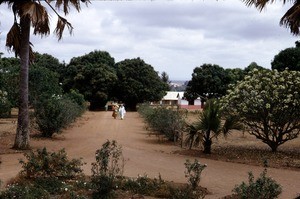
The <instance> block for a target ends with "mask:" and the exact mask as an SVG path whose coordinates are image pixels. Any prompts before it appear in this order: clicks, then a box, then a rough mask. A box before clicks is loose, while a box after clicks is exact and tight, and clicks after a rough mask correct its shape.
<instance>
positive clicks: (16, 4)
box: [0, 0, 88, 149]
mask: <svg viewBox="0 0 300 199" xmlns="http://www.w3.org/2000/svg"><path fill="white" fill-rule="evenodd" d="M51 2H52V0H48V1H35V0H24V1H17V0H0V4H2V3H7V4H8V5H10V6H11V8H12V10H13V14H14V23H13V25H12V27H11V29H10V30H9V32H8V33H7V38H6V46H7V47H8V48H9V49H10V50H12V51H14V52H15V54H16V56H18V57H20V83H19V85H20V92H19V106H18V107H19V113H18V125H17V132H16V137H15V143H14V148H16V149H28V148H29V147H30V145H29V110H28V103H29V101H28V74H29V73H28V70H29V64H30V62H32V60H33V52H32V49H31V45H30V44H31V43H30V28H31V26H32V27H33V33H34V34H40V35H42V36H46V35H49V33H50V26H49V15H48V12H47V10H46V8H45V6H44V5H43V4H42V3H45V4H47V5H48V6H49V7H50V8H51V9H52V10H54V11H55V8H56V9H60V8H61V7H63V9H62V10H63V12H64V13H65V14H68V13H69V10H70V5H73V6H74V7H75V9H76V10H77V11H79V10H80V3H81V2H85V3H87V2H88V0H72V1H71V0H66V1H56V4H55V7H53V6H52V5H51V4H50V3H51ZM55 13H56V14H57V15H58V13H57V12H56V11H55ZM66 26H67V28H68V29H69V30H70V31H72V29H73V27H72V25H71V24H70V23H69V22H68V21H67V20H66V19H65V18H63V17H61V16H60V15H58V22H57V25H56V29H55V33H56V35H57V36H58V39H61V38H62V34H63V31H64V29H65V27H66Z"/></svg>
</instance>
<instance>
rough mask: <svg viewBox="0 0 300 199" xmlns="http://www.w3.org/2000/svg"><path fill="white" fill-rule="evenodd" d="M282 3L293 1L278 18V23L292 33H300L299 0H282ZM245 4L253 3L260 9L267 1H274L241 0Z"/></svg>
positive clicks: (273, 0) (272, 1) (268, 1)
mask: <svg viewBox="0 0 300 199" xmlns="http://www.w3.org/2000/svg"><path fill="white" fill-rule="evenodd" d="M282 1H283V4H285V3H289V2H293V5H292V7H291V8H290V9H289V10H288V11H287V12H286V13H285V14H284V15H283V17H282V18H281V19H280V25H282V26H286V27H287V28H289V29H290V31H291V33H292V34H294V35H299V34H300V29H299V27H300V1H299V0H289V1H288V0H282ZM243 2H245V4H246V5H247V6H252V5H254V6H255V7H256V8H258V9H259V10H260V11H262V10H263V9H264V8H265V7H266V5H267V4H268V3H274V2H276V1H275V0H271V1H270V0H243Z"/></svg>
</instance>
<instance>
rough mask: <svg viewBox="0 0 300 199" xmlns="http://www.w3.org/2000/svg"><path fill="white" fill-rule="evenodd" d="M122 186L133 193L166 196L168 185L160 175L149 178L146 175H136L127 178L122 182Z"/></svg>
mask: <svg viewBox="0 0 300 199" xmlns="http://www.w3.org/2000/svg"><path fill="white" fill-rule="evenodd" d="M122 188H123V189H124V190H129V191H131V192H132V193H135V194H143V195H150V196H155V197H156V196H157V197H158V196H166V192H167V195H169V194H168V186H167V184H166V182H165V181H164V180H162V178H161V176H160V175H159V178H158V179H156V178H154V179H151V178H149V177H148V176H147V175H143V176H141V175H138V177H137V178H129V179H126V180H125V181H124V182H123V185H122Z"/></svg>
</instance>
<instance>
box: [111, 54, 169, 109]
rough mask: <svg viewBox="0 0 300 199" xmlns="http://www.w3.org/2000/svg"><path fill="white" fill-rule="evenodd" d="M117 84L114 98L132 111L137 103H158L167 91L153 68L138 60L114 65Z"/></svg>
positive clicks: (128, 60)
mask: <svg viewBox="0 0 300 199" xmlns="http://www.w3.org/2000/svg"><path fill="white" fill-rule="evenodd" d="M116 70H117V76H118V83H117V84H116V88H115V96H116V97H117V98H118V100H120V101H122V102H124V103H125V104H126V106H127V107H128V108H129V109H132V110H134V109H135V108H136V105H137V103H142V102H153V101H159V100H161V98H162V97H163V96H164V95H165V91H167V90H168V85H167V84H166V83H165V82H163V81H162V80H161V78H160V77H159V75H158V73H157V72H156V71H154V68H153V67H152V66H151V65H149V64H147V63H145V62H144V60H142V59H140V58H136V59H126V60H123V61H121V62H118V63H117V64H116Z"/></svg>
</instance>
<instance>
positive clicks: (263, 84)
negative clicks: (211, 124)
mask: <svg viewBox="0 0 300 199" xmlns="http://www.w3.org/2000/svg"><path fill="white" fill-rule="evenodd" d="M222 101H223V105H222V107H223V110H224V111H226V112H227V113H228V114H233V115H236V116H237V117H238V118H240V119H241V120H242V122H243V123H244V124H245V125H246V126H247V127H248V130H249V132H250V134H252V135H254V136H255V137H256V138H257V139H260V140H262V142H264V143H266V144H267V145H268V146H269V147H270V148H271V149H272V151H276V150H277V148H278V146H280V145H281V144H283V143H285V142H287V141H289V140H292V139H294V138H297V137H298V135H299V133H300V72H298V71H288V70H285V71H283V72H278V71H277V70H273V71H271V70H262V71H259V70H253V71H252V72H250V73H249V75H247V76H246V77H245V79H244V80H243V81H241V82H239V83H238V84H237V85H236V86H235V87H233V88H232V89H231V90H229V92H228V94H227V95H226V96H225V97H224V98H223V99H222Z"/></svg>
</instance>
